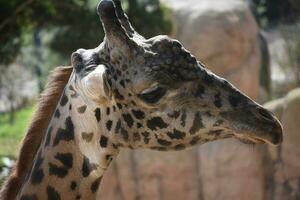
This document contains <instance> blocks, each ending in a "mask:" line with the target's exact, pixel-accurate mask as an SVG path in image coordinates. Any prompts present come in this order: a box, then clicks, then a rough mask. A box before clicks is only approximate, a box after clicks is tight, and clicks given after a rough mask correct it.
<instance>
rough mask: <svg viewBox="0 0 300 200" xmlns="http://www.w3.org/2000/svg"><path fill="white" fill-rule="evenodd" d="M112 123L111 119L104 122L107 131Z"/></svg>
mask: <svg viewBox="0 0 300 200" xmlns="http://www.w3.org/2000/svg"><path fill="white" fill-rule="evenodd" d="M112 124H113V122H112V121H111V120H108V121H107V122H106V128H107V130H108V131H110V130H111V127H112Z"/></svg>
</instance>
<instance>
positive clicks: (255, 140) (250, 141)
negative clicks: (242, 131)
mask: <svg viewBox="0 0 300 200" xmlns="http://www.w3.org/2000/svg"><path fill="white" fill-rule="evenodd" d="M235 136H236V138H237V139H238V140H239V141H240V142H242V143H244V144H267V143H270V142H269V141H266V140H265V139H262V138H258V137H254V136H241V135H237V134H236V135H235Z"/></svg>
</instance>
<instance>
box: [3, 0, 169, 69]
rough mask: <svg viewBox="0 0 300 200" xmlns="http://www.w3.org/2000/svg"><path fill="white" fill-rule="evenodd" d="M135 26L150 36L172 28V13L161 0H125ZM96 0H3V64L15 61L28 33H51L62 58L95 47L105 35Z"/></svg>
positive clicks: (52, 46)
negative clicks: (170, 15) (80, 49)
mask: <svg viewBox="0 0 300 200" xmlns="http://www.w3.org/2000/svg"><path fill="white" fill-rule="evenodd" d="M122 2H123V3H124V5H127V8H128V12H129V16H130V17H131V19H132V20H133V25H135V26H136V28H137V30H139V31H141V33H142V34H145V35H146V36H148V37H150V36H153V35H156V34H159V33H160V34H162V33H163V34H167V33H169V32H170V31H171V28H172V26H171V21H170V19H169V17H168V16H167V15H169V12H168V11H167V9H165V8H164V7H162V6H161V5H160V3H159V1H158V0H153V1H152V0H151V1H150V0H123V1H122ZM97 3H98V2H97V1H96V0H88V1H86V0H64V1H61V0H43V1H37V0H0V55H1V56H0V64H3V63H4V64H7V63H10V62H12V61H14V60H15V58H16V57H17V55H18V54H19V53H20V47H21V46H24V44H25V43H24V41H25V39H24V37H25V36H26V34H27V35H28V34H31V35H32V36H33V34H34V33H35V32H37V31H47V32H48V33H50V32H52V33H53V37H52V40H51V41H49V47H50V48H51V49H52V50H54V51H55V52H57V53H59V54H60V55H61V56H62V57H68V58H69V56H70V54H71V53H72V52H73V51H75V50H76V49H78V48H94V47H96V46H97V45H98V44H99V43H100V42H101V41H100V40H102V38H103V36H104V34H103V30H102V28H101V24H100V21H99V20H98V16H97V14H96V9H95V8H96V4H97Z"/></svg>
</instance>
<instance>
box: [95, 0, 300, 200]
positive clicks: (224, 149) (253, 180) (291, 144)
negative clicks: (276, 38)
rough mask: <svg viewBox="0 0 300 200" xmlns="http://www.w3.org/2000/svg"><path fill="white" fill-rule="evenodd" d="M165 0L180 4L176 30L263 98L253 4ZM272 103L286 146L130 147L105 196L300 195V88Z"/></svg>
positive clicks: (259, 199) (266, 199)
mask: <svg viewBox="0 0 300 200" xmlns="http://www.w3.org/2000/svg"><path fill="white" fill-rule="evenodd" d="M165 2H166V3H167V5H168V6H169V7H170V8H171V9H172V11H173V16H174V22H175V26H176V31H175V32H174V33H173V37H175V38H177V39H179V40H180V41H181V42H183V44H184V46H185V47H186V48H187V49H189V50H190V51H191V52H192V53H193V54H194V55H195V56H196V57H197V58H198V59H200V60H201V61H202V62H204V64H205V65H207V67H208V68H209V69H211V70H212V71H213V72H215V73H216V74H218V75H220V76H223V77H225V78H227V79H229V80H230V81H231V82H232V83H234V84H235V85H236V86H237V87H238V88H240V89H241V90H242V91H244V92H245V93H246V94H248V95H249V96H250V97H252V98H253V99H257V97H258V95H259V90H260V89H259V70H260V67H261V64H262V63H263V59H262V56H261V50H260V44H259V28H258V25H257V24H256V21H255V19H254V17H253V15H252V13H251V10H250V8H249V5H248V4H247V3H246V2H245V1H239V0H226V1H222V0H214V1H210V0H200V1H199V0H185V1H177V0H166V1H165ZM266 107H267V108H269V109H271V110H272V111H274V112H275V113H276V115H277V116H278V117H279V118H280V120H281V121H282V123H283V126H284V132H285V133H286V134H285V135H284V143H283V145H281V146H280V147H268V146H249V145H244V144H241V143H239V142H237V141H235V140H233V139H228V140H223V141H217V142H213V143H208V144H205V145H202V146H200V147H195V148H192V149H188V150H185V151H180V152H154V151H146V150H139V151H131V150H128V151H123V152H122V153H121V154H120V155H119V157H118V159H117V160H116V161H114V162H113V164H112V167H111V168H110V169H109V170H108V172H107V173H106V175H105V176H104V179H103V182H102V183H103V184H102V187H101V190H100V192H99V193H100V194H99V197H100V199H120V200H123V199H124V200H131V199H134V200H138V199H146V200H147V199H158V200H161V199H172V200H182V199H186V200H187V199H188V200H196V199H198V200H220V199H222V200H227V199H228V200H232V199H240V200H254V199H255V200H296V199H300V162H299V161H298V160H299V158H300V148H298V147H297V145H299V144H300V134H299V128H300V117H299V116H298V115H299V111H300V90H295V91H292V92H291V93H290V94H289V95H287V96H286V97H285V98H282V99H280V100H276V101H274V102H270V103H268V104H267V105H266Z"/></svg>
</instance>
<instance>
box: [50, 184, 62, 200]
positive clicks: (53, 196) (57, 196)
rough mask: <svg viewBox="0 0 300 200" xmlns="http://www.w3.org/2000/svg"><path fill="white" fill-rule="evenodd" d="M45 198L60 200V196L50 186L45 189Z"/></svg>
mask: <svg viewBox="0 0 300 200" xmlns="http://www.w3.org/2000/svg"><path fill="white" fill-rule="evenodd" d="M47 197H48V200H60V199H61V198H60V195H59V194H58V192H57V191H56V190H55V189H54V188H53V187H51V186H48V187H47Z"/></svg>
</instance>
